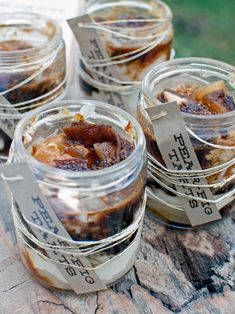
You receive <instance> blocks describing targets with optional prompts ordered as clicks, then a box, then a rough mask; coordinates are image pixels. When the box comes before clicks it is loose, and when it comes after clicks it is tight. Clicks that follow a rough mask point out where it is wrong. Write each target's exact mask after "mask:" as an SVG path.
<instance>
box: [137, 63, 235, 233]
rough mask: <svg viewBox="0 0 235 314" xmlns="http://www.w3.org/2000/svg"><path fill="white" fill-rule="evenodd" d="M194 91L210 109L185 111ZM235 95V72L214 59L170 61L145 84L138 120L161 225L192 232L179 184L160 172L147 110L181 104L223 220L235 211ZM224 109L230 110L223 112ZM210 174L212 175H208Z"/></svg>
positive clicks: (152, 205) (194, 105) (196, 105)
mask: <svg viewBox="0 0 235 314" xmlns="http://www.w3.org/2000/svg"><path fill="white" fill-rule="evenodd" d="M180 86H181V87H180ZM179 87H180V88H179ZM182 87H183V88H182ZM163 91H165V92H163ZM192 91H193V93H195V94H196V95H197V96H198V97H199V96H201V95H203V94H204V96H203V97H204V98H203V99H204V102H205V104H207V105H208V106H209V107H207V106H206V105H204V104H202V103H200V101H199V100H198V102H197V101H193V102H191V104H190V102H189V103H188V104H187V105H186V106H185V104H183V102H182V99H183V98H185V99H186V100H187V99H188V97H189V99H190V97H191V94H192ZM180 93H181V95H179V94H180ZM163 94H164V95H163ZM182 95H183V96H182ZM234 95H235V68H234V67H233V66H231V65H228V64H225V63H222V62H219V61H216V60H211V59H203V58H184V59H178V60H177V59H176V60H173V61H169V62H165V63H163V64H161V65H159V66H157V67H155V68H154V69H153V70H152V71H151V72H150V73H148V75H147V76H146V78H145V79H144V81H143V84H142V90H141V94H140V97H139V104H138V121H139V122H140V124H141V126H142V128H143V131H144V134H145V137H146V140H147V150H148V154H149V166H148V170H149V177H148V183H147V195H148V201H147V207H148V208H149V209H150V211H151V212H153V213H154V216H155V217H156V218H157V219H158V220H160V221H162V222H164V223H166V224H170V225H173V226H176V227H190V223H189V219H188V217H187V215H186V212H185V209H184V207H183V206H182V196H179V195H177V193H176V190H175V187H174V185H173V184H171V183H169V181H164V179H163V180H162V174H164V173H165V172H164V173H163V172H162V173H160V172H159V170H156V168H155V166H156V164H157V162H160V163H161V164H162V165H163V166H165V165H164V161H163V159H162V156H161V154H160V151H159V148H158V144H157V141H156V137H155V134H154V131H153V127H152V123H151V121H150V119H149V117H148V115H147V113H146V111H145V109H146V108H148V107H151V106H153V105H157V104H159V103H160V101H161V102H163V103H164V102H170V101H177V103H178V105H179V106H180V109H181V111H182V115H183V118H184V121H185V124H186V127H187V129H188V131H189V135H190V139H191V141H192V144H193V148H194V150H195V153H196V156H197V158H198V160H199V163H200V165H201V168H202V171H204V174H203V172H202V173H201V174H200V175H204V176H205V178H206V179H207V182H208V185H209V186H210V189H211V191H212V193H213V194H214V199H220V201H219V202H218V203H217V208H218V210H219V211H220V213H221V215H222V217H223V216H225V215H228V213H229V212H231V211H232V210H234V190H235V185H234V158H235V149H234V146H235V124H234V122H235V108H234V98H235V97H234ZM165 96H166V97H165ZM164 97H165V98H167V99H163V98H164ZM206 100H207V101H206ZM186 103H187V101H186ZM221 104H223V105H224V106H225V107H221ZM226 106H227V107H226ZM208 108H209V109H211V108H213V110H219V112H220V113H218V112H217V113H216V111H215V112H213V111H212V112H208ZM194 110H195V111H196V110H197V112H193V111H194ZM195 113H196V114H195ZM169 127H170V126H169ZM161 136H164V134H162V135H161ZM222 165H224V166H223V167H222V168H220V169H219V167H221V166H222ZM226 165H227V166H226ZM210 169H211V171H212V173H211V174H210V173H209V172H208V170H210ZM216 169H217V170H216ZM155 170H156V171H155ZM165 178H166V177H165ZM159 179H160V181H159ZM159 182H162V183H163V185H162V183H161V184H159Z"/></svg>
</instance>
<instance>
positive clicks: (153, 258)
mask: <svg viewBox="0 0 235 314" xmlns="http://www.w3.org/2000/svg"><path fill="white" fill-rule="evenodd" d="M234 226H235V214H233V215H231V216H230V217H229V218H226V219H224V220H223V221H221V222H219V223H216V224H213V225H211V226H210V227H207V228H202V229H198V230H195V231H185V230H176V229H171V228H169V227H166V226H163V225H161V224H159V223H157V222H155V221H153V220H152V218H151V217H150V216H149V215H146V218H145V224H144V227H143V234H142V240H141V246H140V250H139V254H138V257H137V260H136V263H135V265H134V267H133V268H132V269H131V271H130V272H129V273H128V274H127V275H126V276H125V277H124V278H122V280H121V281H120V282H118V283H117V284H115V285H114V286H113V287H112V288H109V289H108V290H106V291H102V292H99V293H93V294H89V295H83V296H76V295H75V294H74V293H72V292H71V293H68V292H67V293H64V292H58V291H52V290H49V289H47V288H45V287H43V286H42V285H40V284H39V283H38V282H37V281H36V280H34V279H33V278H32V277H31V276H30V275H29V274H28V272H27V271H26V270H25V268H24V266H23V265H22V264H21V261H20V257H19V252H18V249H17V244H16V239H15V233H14V227H13V222H12V217H11V211H10V203H9V199H8V197H7V195H6V193H5V192H4V191H0V313H1V314H15V313H20V314H21V313H22V314H28V313H30V314H31V313H36V314H39V313H42V314H47V313H53V314H62V313H63V314H64V313H65V314H69V313H73V314H75V313H76V314H77V313H82V314H83V313H85V314H86V313H88V314H90V313H92V314H93V313H95V314H103V313H108V314H109V313H111V314H119V313H121V314H122V313H128V314H132V313H133V314H136V313H141V314H143V313H144V314H145V313H146V314H150V313H154V314H155V313H156V314H169V313H183V314H186V313H187V314H188V313H195V314H211V313H213V314H221V313H222V314H233V313H235V292H234V287H235V284H234V283H235V262H234V259H235V228H234Z"/></svg>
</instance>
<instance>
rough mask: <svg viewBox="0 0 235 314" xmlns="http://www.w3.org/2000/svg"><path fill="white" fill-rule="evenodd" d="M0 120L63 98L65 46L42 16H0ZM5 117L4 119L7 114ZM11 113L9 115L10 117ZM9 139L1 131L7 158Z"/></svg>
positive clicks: (54, 26) (51, 23) (0, 148)
mask: <svg viewBox="0 0 235 314" xmlns="http://www.w3.org/2000/svg"><path fill="white" fill-rule="evenodd" d="M0 25H1V27H0V95H2V96H4V97H5V98H6V99H7V100H8V102H10V104H11V105H12V107H13V108H14V110H12V111H11V110H10V109H9V108H7V107H6V106H7V105H6V104H5V105H3V104H1V106H0V119H1V120H5V119H8V120H14V119H19V118H20V117H21V116H20V114H22V113H25V112H27V111H29V110H31V109H33V108H36V107H38V106H40V105H42V104H45V103H48V102H51V101H53V100H55V99H58V98H62V97H63V95H64V93H65V87H66V64H65V46H64V40H63V37H62V30H61V27H60V26H59V25H58V24H57V22H55V21H54V20H51V19H49V18H47V17H44V16H42V15H37V14H32V13H10V14H8V13H6V14H1V17H0ZM5 109H8V116H7V118H6V111H5ZM9 112H10V116H9ZM10 143H11V139H10V138H9V137H8V136H7V135H6V134H5V133H4V132H3V131H2V130H0V155H1V157H2V159H4V156H5V158H6V156H7V155H8V151H9V146H10Z"/></svg>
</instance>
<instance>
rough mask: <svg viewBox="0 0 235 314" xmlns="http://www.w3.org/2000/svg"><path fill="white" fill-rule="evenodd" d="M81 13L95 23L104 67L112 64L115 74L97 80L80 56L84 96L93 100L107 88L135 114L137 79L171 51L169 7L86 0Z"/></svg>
mask: <svg viewBox="0 0 235 314" xmlns="http://www.w3.org/2000/svg"><path fill="white" fill-rule="evenodd" d="M84 14H89V16H90V18H91V20H92V22H93V23H95V24H94V26H95V28H96V30H97V32H98V34H99V36H100V39H101V41H102V43H103V46H104V48H105V49H106V51H107V53H108V56H109V60H108V62H104V64H105V66H106V69H109V68H110V67H115V68H116V71H117V77H115V79H116V81H112V80H111V81H109V80H108V81H107V80H106V81H105V82H104V81H102V82H101V81H98V80H96V78H95V77H94V76H93V77H92V76H91V74H92V70H94V68H93V69H92V68H88V67H87V65H85V64H84V62H83V61H82V59H81V61H80V63H79V67H78V75H79V83H80V88H81V90H82V91H83V93H84V94H85V97H86V98H89V99H94V100H97V99H98V100H104V99H105V98H106V99H107V97H109V96H108V95H109V93H110V92H112V93H116V94H118V95H121V97H122V99H123V102H124V105H125V108H126V109H127V111H128V112H130V113H131V114H133V115H136V104H137V97H138V93H139V88H140V83H141V80H142V79H143V77H144V76H145V74H146V73H147V72H148V71H149V70H150V69H151V68H152V67H154V66H155V65H156V64H159V63H161V62H163V61H166V60H169V59H170V58H172V57H173V55H174V52H173V51H172V49H171V47H172V41H173V26H172V12H171V10H170V8H169V7H168V6H167V5H166V4H165V3H164V2H161V1H158V0H153V1H152V0H144V1H136V0H130V1H125V0H111V1H110V0H98V1H96V0H89V1H88V2H87V4H86V6H85V8H84ZM80 45H82V42H81V43H80ZM102 64H103V63H102ZM98 70H100V69H98ZM101 72H102V69H101ZM107 72H108V70H107ZM84 94H83V95H84ZM109 99H110V100H109V102H110V103H111V104H114V103H113V102H112V98H111V97H110V98H109Z"/></svg>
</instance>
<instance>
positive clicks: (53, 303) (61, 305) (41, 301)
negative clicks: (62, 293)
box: [37, 300, 77, 314]
mask: <svg viewBox="0 0 235 314" xmlns="http://www.w3.org/2000/svg"><path fill="white" fill-rule="evenodd" d="M37 303H47V304H52V305H55V306H60V307H63V308H64V309H65V310H67V311H69V312H70V313H72V314H77V313H76V312H74V311H72V310H71V309H70V308H69V307H68V306H66V305H65V304H63V303H55V302H52V301H47V300H39V301H37Z"/></svg>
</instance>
